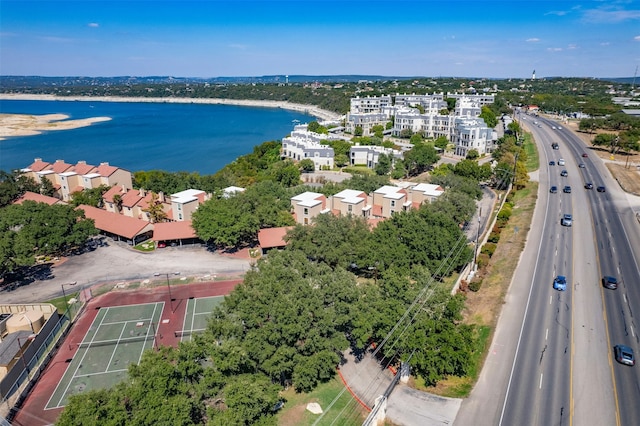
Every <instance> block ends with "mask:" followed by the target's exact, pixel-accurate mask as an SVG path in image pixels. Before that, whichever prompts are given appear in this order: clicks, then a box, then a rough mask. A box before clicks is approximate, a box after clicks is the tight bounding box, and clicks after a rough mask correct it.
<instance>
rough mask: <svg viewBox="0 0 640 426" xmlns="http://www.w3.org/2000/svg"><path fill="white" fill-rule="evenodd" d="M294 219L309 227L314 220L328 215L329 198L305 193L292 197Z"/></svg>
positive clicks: (315, 193)
mask: <svg viewBox="0 0 640 426" xmlns="http://www.w3.org/2000/svg"><path fill="white" fill-rule="evenodd" d="M291 208H292V209H293V218H294V219H295V221H296V222H297V223H299V224H302V225H309V224H311V223H312V222H313V219H314V218H315V217H316V216H318V215H319V214H321V213H328V212H330V210H329V209H328V208H327V198H326V197H325V196H324V195H322V194H319V193H317V192H310V191H307V192H303V193H302V194H299V195H296V196H295V197H291Z"/></svg>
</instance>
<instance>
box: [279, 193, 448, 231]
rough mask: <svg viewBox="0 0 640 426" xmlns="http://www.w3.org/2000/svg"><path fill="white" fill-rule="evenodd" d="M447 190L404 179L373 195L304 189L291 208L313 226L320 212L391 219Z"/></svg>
mask: <svg viewBox="0 0 640 426" xmlns="http://www.w3.org/2000/svg"><path fill="white" fill-rule="evenodd" d="M443 193H444V189H443V188H442V187H441V186H440V185H433V184H428V183H413V182H400V183H398V184H397V185H384V186H382V187H380V188H378V189H376V190H375V191H374V192H373V193H372V194H371V195H368V194H367V193H365V192H363V191H357V190H353V189H345V190H343V191H340V192H338V193H337V194H335V195H332V196H330V197H328V198H327V197H325V196H324V195H323V194H319V193H317V192H303V193H302V194H299V195H296V196H295V197H292V198H291V209H292V211H293V216H294V218H295V220H296V222H297V223H299V224H302V225H309V224H311V223H313V219H315V218H316V217H317V216H318V215H320V214H326V213H332V214H334V215H336V216H341V215H350V216H357V217H363V218H365V219H367V220H380V219H388V218H390V217H391V216H392V215H393V214H394V213H396V212H400V211H408V210H411V209H416V208H419V207H420V205H421V204H423V203H430V202H432V201H434V200H436V199H437V198H438V197H439V196H440V195H442V194H443Z"/></svg>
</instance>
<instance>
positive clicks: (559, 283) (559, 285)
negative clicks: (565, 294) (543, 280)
mask: <svg viewBox="0 0 640 426" xmlns="http://www.w3.org/2000/svg"><path fill="white" fill-rule="evenodd" d="M553 289H554V290H558V291H565V290H566V289H567V277H565V276H564V275H558V276H557V277H556V278H555V279H554V280H553Z"/></svg>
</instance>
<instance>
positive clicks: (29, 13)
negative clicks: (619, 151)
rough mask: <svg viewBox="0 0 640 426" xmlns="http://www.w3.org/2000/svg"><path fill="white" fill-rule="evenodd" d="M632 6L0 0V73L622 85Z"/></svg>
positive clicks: (635, 1)
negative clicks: (562, 80)
mask: <svg viewBox="0 0 640 426" xmlns="http://www.w3.org/2000/svg"><path fill="white" fill-rule="evenodd" d="M638 65H640V0H629V1H623V0H620V1H617V0H610V1H594V0H589V1H546V0H545V1H539V0H538V1H536V0H527V1H524V0H510V1H480V0H475V1H462V0H439V1H430V0H423V1H412V0H393V1H386V0H384V1H383V0H379V1H378V0H342V1H333V0H310V1H305V0H289V1H271V0H261V1H260V0H258V1H255V0H254V1H249V0H234V1H224V0H199V1H189V0H186V1H162V0H144V1H120V0H111V1H94V0H76V1H53V0H39V1H34V0H17V1H16V0H0V75H40V76H86V77H112V76H174V77H203V78H210V77H221V76H225V77H230V76H243V77H246V76H263V75H344V74H351V75H353V74H358V75H381V76H404V77H409V76H424V77H487V78H529V77H531V75H532V73H533V71H534V70H535V73H536V77H537V78H543V77H633V75H634V73H635V72H636V69H637V67H638Z"/></svg>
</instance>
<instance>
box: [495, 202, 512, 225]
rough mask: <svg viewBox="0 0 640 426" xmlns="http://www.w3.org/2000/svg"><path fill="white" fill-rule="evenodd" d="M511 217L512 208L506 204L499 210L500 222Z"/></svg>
mask: <svg viewBox="0 0 640 426" xmlns="http://www.w3.org/2000/svg"><path fill="white" fill-rule="evenodd" d="M510 217H511V208H510V207H509V206H507V205H506V204H505V205H504V207H502V210H500V211H499V212H498V222H503V223H506V222H508V221H509V218H510Z"/></svg>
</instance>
